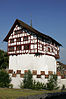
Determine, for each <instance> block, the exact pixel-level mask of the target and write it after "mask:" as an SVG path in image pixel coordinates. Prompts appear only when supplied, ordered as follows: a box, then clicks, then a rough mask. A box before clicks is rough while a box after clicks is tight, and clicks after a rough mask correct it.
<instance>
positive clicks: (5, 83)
mask: <svg viewBox="0 0 66 99" xmlns="http://www.w3.org/2000/svg"><path fill="white" fill-rule="evenodd" d="M10 82H11V78H10V76H9V74H8V73H7V72H6V71H5V70H0V87H3V88H5V87H9V84H10Z"/></svg>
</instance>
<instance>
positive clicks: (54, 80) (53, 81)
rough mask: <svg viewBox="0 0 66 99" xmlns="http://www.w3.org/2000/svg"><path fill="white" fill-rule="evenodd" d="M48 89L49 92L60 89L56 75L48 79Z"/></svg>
mask: <svg viewBox="0 0 66 99" xmlns="http://www.w3.org/2000/svg"><path fill="white" fill-rule="evenodd" d="M46 86H47V89H48V90H54V89H58V88H59V87H58V85H57V75H56V74H52V75H50V78H49V79H48V83H47V84H46Z"/></svg>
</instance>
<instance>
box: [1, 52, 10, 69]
mask: <svg viewBox="0 0 66 99" xmlns="http://www.w3.org/2000/svg"><path fill="white" fill-rule="evenodd" d="M8 64H9V57H8V55H7V52H4V51H2V50H0V69H6V67H8Z"/></svg>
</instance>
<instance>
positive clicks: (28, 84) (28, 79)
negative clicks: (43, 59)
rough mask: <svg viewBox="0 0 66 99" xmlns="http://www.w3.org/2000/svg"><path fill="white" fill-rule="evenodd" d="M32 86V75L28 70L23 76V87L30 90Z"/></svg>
mask: <svg viewBox="0 0 66 99" xmlns="http://www.w3.org/2000/svg"><path fill="white" fill-rule="evenodd" d="M32 84H33V80H32V74H31V71H30V70H28V72H26V73H25V75H24V80H23V87H24V88H29V89H30V88H32Z"/></svg>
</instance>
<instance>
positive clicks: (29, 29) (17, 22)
mask: <svg viewBox="0 0 66 99" xmlns="http://www.w3.org/2000/svg"><path fill="white" fill-rule="evenodd" d="M16 24H18V25H19V26H23V28H25V29H27V30H28V31H31V32H33V33H35V34H36V35H37V36H39V37H42V38H45V39H50V40H51V41H52V42H55V43H56V44H57V45H59V46H62V45H61V44H60V43H58V42H57V41H56V40H54V39H53V38H51V37H50V36H47V35H45V34H43V33H41V32H39V31H37V30H36V29H34V28H32V27H31V26H29V25H27V24H25V23H24V22H22V21H20V20H18V19H16V21H15V22H14V24H13V26H12V28H11V29H10V31H9V33H8V35H7V36H6V37H5V39H4V41H6V42H8V38H9V36H10V35H11V33H12V32H13V29H14V28H15V26H16Z"/></svg>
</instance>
